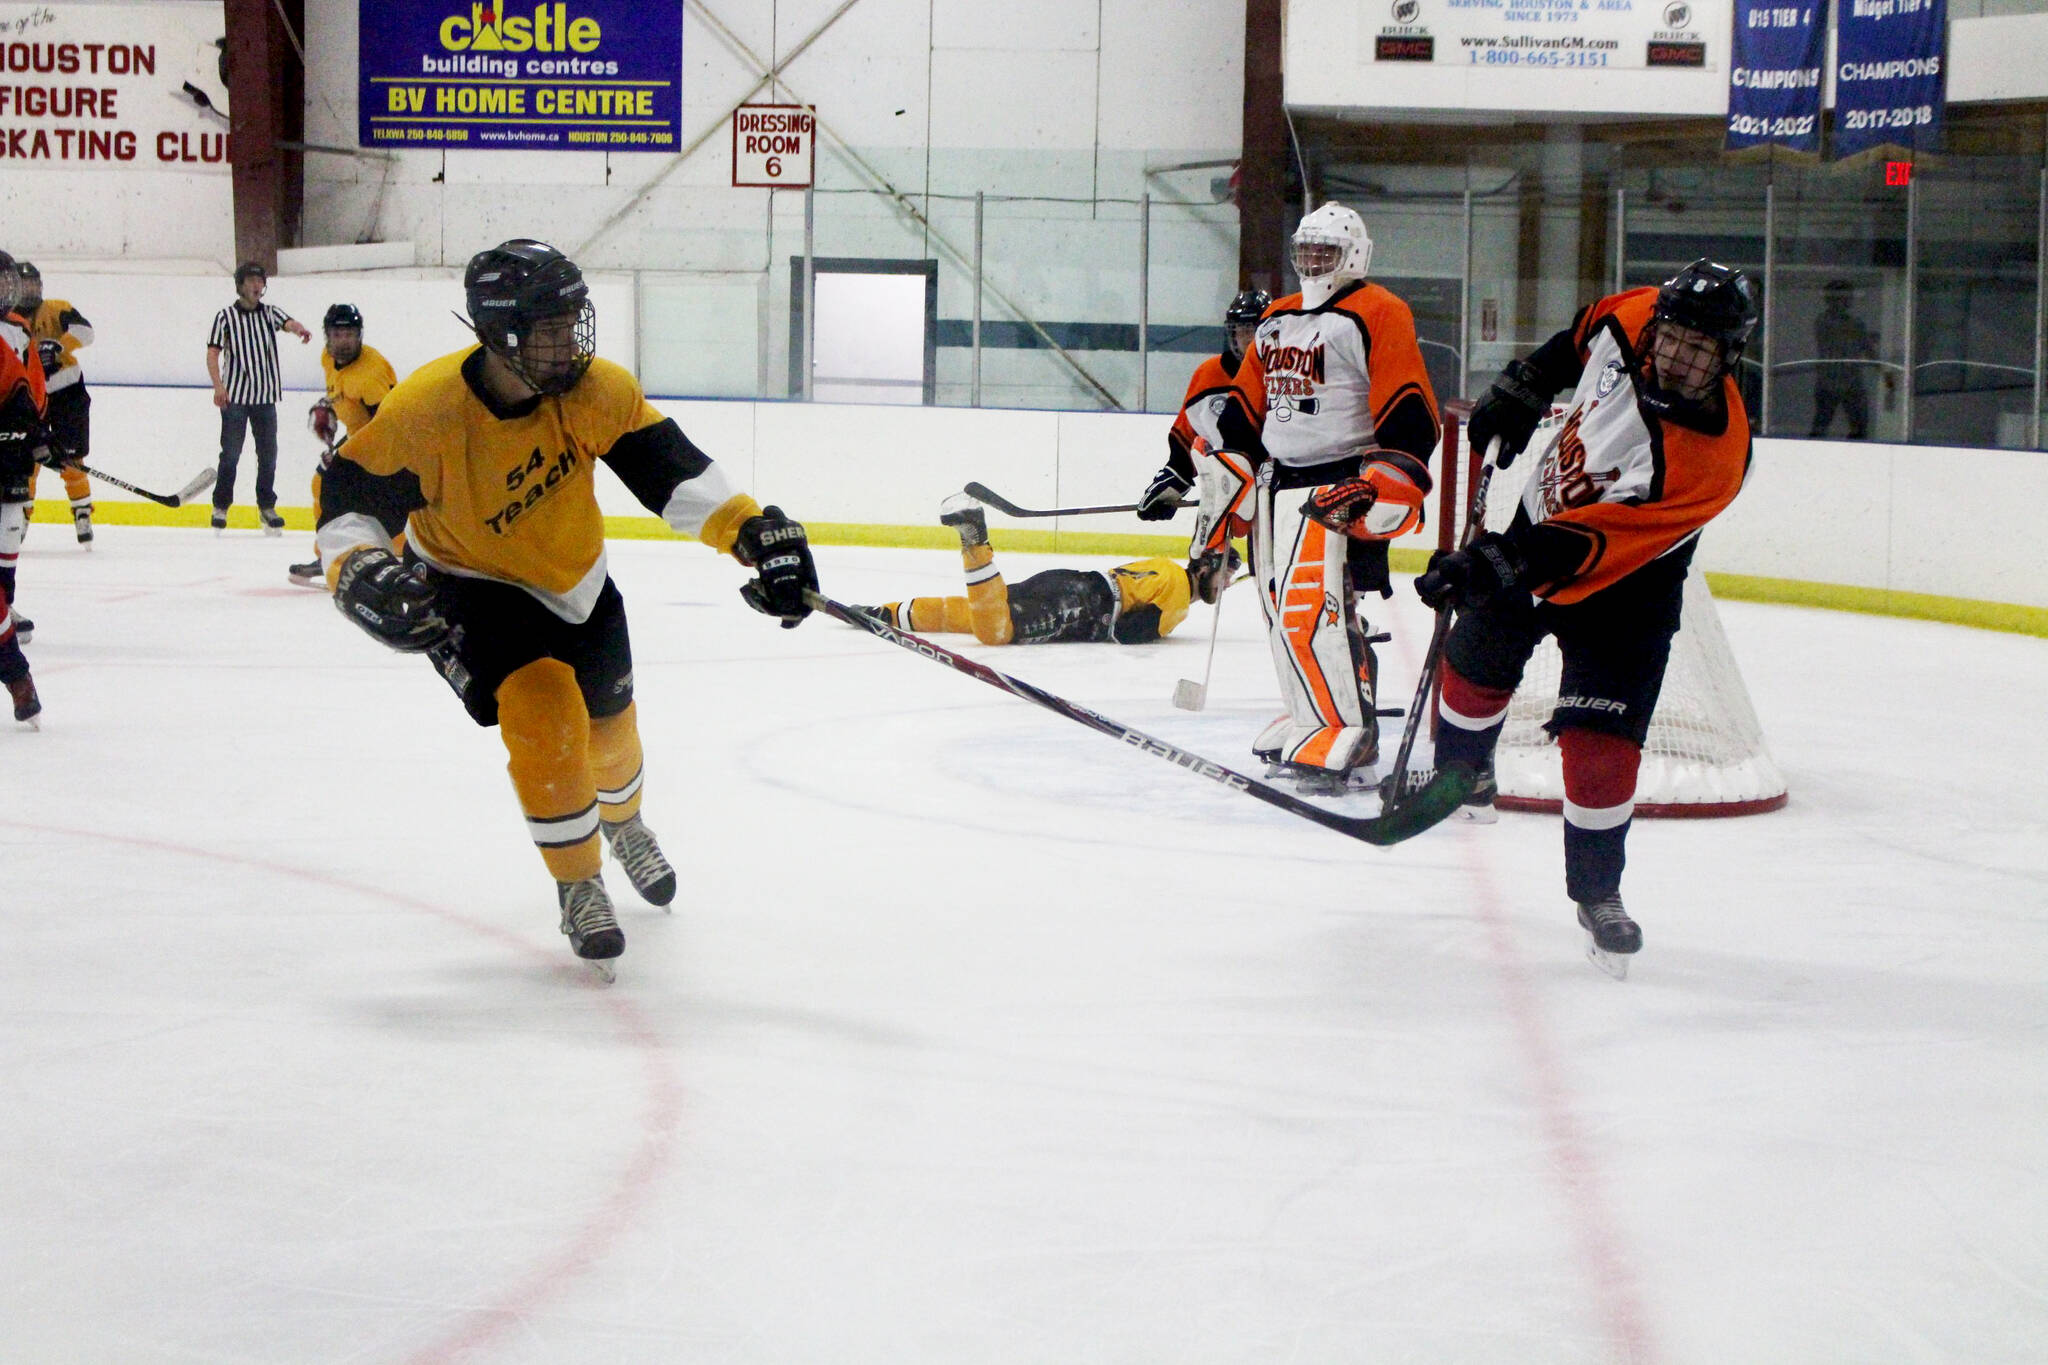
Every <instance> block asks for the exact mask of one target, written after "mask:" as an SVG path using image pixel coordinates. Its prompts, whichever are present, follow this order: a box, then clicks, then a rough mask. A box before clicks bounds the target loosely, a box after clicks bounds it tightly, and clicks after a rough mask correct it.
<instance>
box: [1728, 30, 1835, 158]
mask: <svg viewBox="0 0 2048 1365" xmlns="http://www.w3.org/2000/svg"><path fill="white" fill-rule="evenodd" d="M1827 40H1828V5H1827V0H1793V3H1790V4H1787V3H1784V2H1783V0H1775V2H1774V0H1735V54H1734V56H1733V57H1732V58H1730V60H1729V64H1728V150H1730V151H1736V150H1739V149H1741V148H1744V147H1763V146H1767V145H1770V144H1773V143H1775V144H1776V145H1778V146H1780V147H1788V148H1790V149H1791V150H1793V151H1795V152H1817V151H1819V150H1820V87H1821V68H1822V66H1823V65H1824V64H1825V63H1826V61H1827Z"/></svg>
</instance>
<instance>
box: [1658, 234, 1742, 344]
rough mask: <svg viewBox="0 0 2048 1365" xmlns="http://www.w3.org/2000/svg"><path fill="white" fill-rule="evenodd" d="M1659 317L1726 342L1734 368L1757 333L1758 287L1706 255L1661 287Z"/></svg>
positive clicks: (1738, 271) (1659, 290)
mask: <svg viewBox="0 0 2048 1365" xmlns="http://www.w3.org/2000/svg"><path fill="white" fill-rule="evenodd" d="M1656 317H1657V319H1658V320H1659V321H1666V320H1668V321H1671V322H1675V323H1678V324H1679V325H1680V326H1683V327H1690V328H1692V329H1693V330H1694V331H1696V332H1701V333H1704V334H1705V335H1707V336H1710V337H1712V338H1714V339H1715V340H1716V341H1720V342H1724V343H1726V345H1727V357H1726V359H1727V363H1728V364H1730V365H1733V364H1734V363H1735V357H1736V356H1738V355H1740V354H1741V353H1742V348H1743V347H1744V346H1746V345H1747V344H1749V338H1750V336H1751V334H1752V333H1754V332H1755V331H1756V319H1757V306H1756V286H1755V285H1752V284H1751V283H1750V282H1749V276H1747V275H1745V274H1743V273H1742V272H1741V271H1740V270H1737V269H1735V268H1734V267H1733V266H1726V265H1722V264H1721V263H1720V262H1718V261H1710V260H1708V259H1707V258H1706V257H1704V256H1702V257H1700V258H1699V259H1698V260H1697V261H1694V262H1693V263H1692V264H1691V265H1689V266H1687V267H1686V268H1685V269H1683V270H1681V271H1679V272H1678V273H1677V274H1676V275H1673V276H1672V277H1671V278H1670V279H1668V280H1666V281H1664V283H1663V284H1662V285H1661V286H1660V287H1659V288H1658V290H1657V309H1656Z"/></svg>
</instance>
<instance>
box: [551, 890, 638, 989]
mask: <svg viewBox="0 0 2048 1365" xmlns="http://www.w3.org/2000/svg"><path fill="white" fill-rule="evenodd" d="M555 899H556V900H557V901H558V902H560V903H561V907H562V932H563V933H565V934H567V935H568V936H569V947H570V948H571V949H573V950H574V951H575V953H576V956H578V957H580V958H582V959H583V960H584V961H585V962H588V963H589V964H590V967H591V970H592V971H594V972H596V973H597V974H598V975H599V976H601V977H603V978H604V979H605V981H606V982H608V983H609V982H612V981H615V980H617V979H618V973H617V972H616V971H614V970H613V968H612V959H614V958H616V957H618V956H619V954H621V953H623V952H625V951H626V936H625V935H624V934H623V933H621V932H620V931H619V921H618V919H617V918H616V917H615V916H614V915H613V914H612V898H611V897H610V896H608V895H606V894H605V889H604V882H603V881H602V880H601V879H599V878H597V877H586V878H584V879H583V880H582V881H580V882H556V883H555Z"/></svg>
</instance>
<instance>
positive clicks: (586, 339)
mask: <svg viewBox="0 0 2048 1365" xmlns="http://www.w3.org/2000/svg"><path fill="white" fill-rule="evenodd" d="M463 285H464V292H465V295H466V300H467V303H468V308H469V320H470V323H471V325H472V326H473V327H474V328H475V330H476V335H477V340H478V342H479V344H478V345H476V346H473V347H470V348H468V349H466V350H462V351H458V352H456V353H455V354H453V355H448V356H443V357H442V358H440V359H439V360H435V361H431V362H429V363H428V364H426V365H423V366H421V367H420V369H419V370H417V371H415V372H414V373H413V374H411V375H410V376H408V377H407V378H406V380H405V381H404V382H403V383H401V384H400V385H398V387H397V388H395V389H393V390H392V391H391V393H390V395H389V396H388V397H386V399H385V400H384V402H383V404H382V405H380V407H379V408H378V413H377V418H376V420H375V421H373V422H371V423H369V424H368V425H367V426H365V427H364V428H362V429H361V430H360V431H357V432H355V433H353V434H352V435H351V436H350V437H349V440H348V443H347V444H346V445H345V446H343V447H342V448H341V449H340V450H339V451H338V452H337V453H336V455H335V457H334V462H333V464H332V465H330V466H329V468H328V472H327V478H326V481H325V486H324V488H323V490H322V496H321V513H320V529H319V536H318V544H319V549H320V558H321V560H322V561H323V562H324V563H325V564H326V566H327V574H328V578H329V581H330V583H331V584H332V586H333V588H334V591H335V603H336V605H337V606H338V607H340V609H341V611H342V613H343V615H345V616H347V617H349V619H350V620H352V621H354V622H355V623H356V624H357V625H358V626H360V627H361V628H362V629H364V630H365V631H367V632H369V633H370V634H371V635H373V636H375V637H376V638H377V639H378V640H380V641H381V642H383V643H384V644H386V645H389V646H391V647H392V648H394V649H399V650H403V651H408V652H420V653H425V654H427V656H428V658H429V659H430V660H431V661H432V663H433V665H434V667H435V669H436V670H437V671H438V672H439V673H440V674H441V676H442V678H443V679H444V680H445V681H446V682H447V683H448V685H449V686H450V687H451V688H453V689H454V691H455V693H456V695H457V696H458V697H459V698H460V699H461V701H462V704H463V706H464V708H465V709H466V710H468V712H469V714H470V716H471V718H472V719H474V720H475V721H476V722H477V723H478V724H479V725H486V726H489V725H495V726H497V727H498V730H499V733H500V735H501V736H502V738H503V739H504V742H505V748H506V751H507V753H508V754H509V756H510V762H509V764H508V770H509V772H510V774H511V777H512V786H513V789H514V790H515V791H516V792H517V794H518V797H519V804H520V806H521V808H522V809H523V811H524V812H525V815H526V822H527V828H528V831H529V832H530V834H531V835H532V838H533V841H534V843H535V844H536V845H538V846H539V849H540V854H541V858H542V859H543V861H544V862H545V863H546V864H547V867H548V870H549V871H550V872H551V873H552V874H553V875H554V878H555V881H556V883H557V886H556V899H557V903H558V905H559V907H560V909H561V917H562V921H561V927H562V932H563V933H565V934H567V935H568V936H569V943H570V946H571V947H572V948H573V949H574V951H575V952H576V954H577V956H579V957H581V958H584V959H587V960H589V961H590V962H591V963H593V965H595V966H596V967H597V968H598V970H599V972H600V974H601V975H603V976H604V977H605V978H606V979H607V980H610V979H611V975H612V972H611V966H610V960H611V959H613V958H616V957H618V956H619V954H620V953H621V952H623V951H624V949H625V937H624V935H623V934H622V933H621V932H620V929H619V925H618V920H617V917H616V915H615V914H614V911H613V908H612V904H611V899H610V897H609V896H608V895H607V894H606V891H605V887H604V882H603V880H602V878H601V877H600V875H599V872H600V866H601V863H602V853H601V850H600V847H599V843H598V838H599V835H600V833H602V835H603V837H604V840H605V842H606V843H607V844H609V845H610V847H611V851H612V854H613V856H614V858H615V859H616V860H617V861H618V862H619V864H620V865H621V866H622V867H623V868H624V869H625V871H626V875H627V876H628V878H629V879H630V880H631V881H632V883H633V886H634V889H635V890H637V891H638V892H639V893H640V895H641V896H642V897H643V898H645V899H646V900H648V901H649V902H651V903H653V904H656V905H666V904H668V903H669V902H670V901H671V900H673V899H674V897H675V893H676V874H675V870H674V868H673V867H671V866H670V864H669V862H668V860H667V859H666V858H665V857H664V856H663V855H662V851H661V848H660V846H659V844H657V843H656V841H655V837H654V835H653V834H652V832H650V831H649V830H648V828H647V826H646V825H645V824H644V823H643V822H642V820H641V818H640V793H641V779H642V774H641V750H640V735H639V730H638V725H637V722H636V720H635V713H634V705H633V659H632V649H631V645H630V642H629V640H628V637H627V630H626V609H625V603H624V600H623V599H622V598H621V597H620V595H619V590H618V588H617V587H616V586H614V584H613V583H612V580H611V576H610V574H609V573H608V572H607V571H606V567H605V547H604V518H603V515H602V513H601V512H600V511H599V509H598V504H597V493H596V478H595V466H596V462H597V461H599V460H603V461H604V462H605V463H606V464H607V465H609V466H610V467H611V469H612V472H613V473H615V474H617V475H618V476H619V478H620V480H621V481H622V482H623V483H624V484H625V485H626V487H627V488H628V489H630V490H631V491H632V492H633V494H634V495H635V496H636V497H638V498H639V499H640V501H641V502H642V503H644V504H645V505H646V506H647V507H649V508H651V509H652V510H654V511H656V512H658V513H660V514H661V516H662V519H663V520H664V521H666V522H667V523H668V524H669V526H670V527H672V528H674V529H675V530H677V531H679V532H681V533H683V534H685V535H690V536H694V537H696V538H697V539H699V540H701V541H703V542H704V543H705V544H707V545H709V546H711V547H712V548H713V549H716V550H720V551H724V552H728V553H730V554H731V555H732V556H733V557H734V558H735V559H737V560H738V561H739V562H740V563H741V564H743V565H745V566H747V567H748V568H751V569H753V570H754V571H755V574H756V577H754V578H753V579H751V580H749V581H748V582H747V583H745V584H744V585H743V586H742V587H741V589H740V593H741V596H742V597H743V598H744V599H745V600H746V602H747V604H748V605H749V606H751V607H753V608H754V609H755V610H757V611H762V612H765V613H767V614H769V615H771V616H776V617H779V618H781V620H782V623H783V625H784V626H785V627H788V626H794V625H796V624H797V623H798V622H799V621H801V620H802V619H803V618H804V617H805V616H807V615H809V614H810V607H809V606H808V604H806V602H805V601H804V593H805V591H806V590H807V589H814V588H815V587H816V586H817V581H818V580H817V573H816V571H815V569H814V568H813V566H812V563H811V555H810V548H809V545H808V543H807V541H806V537H805V535H804V529H803V527H802V526H800V525H798V524H797V523H796V522H794V521H792V520H790V519H789V518H788V517H786V516H784V515H783V514H782V513H781V512H780V511H779V510H777V509H776V508H773V507H770V508H767V509H766V510H765V511H764V510H763V509H762V508H761V506H760V505H759V504H758V503H756V502H755V501H754V499H753V498H751V497H749V496H748V495H747V494H745V493H742V492H740V491H739V490H738V489H736V488H735V487H734V486H733V485H732V483H731V482H730V480H729V479H728V478H727V476H726V473H725V471H724V470H723V468H721V467H720V466H719V465H716V464H714V463H713V462H712V461H711V459H710V457H709V456H707V455H705V454H704V452H702V451H701V450H699V449H698V448H697V447H696V446H695V445H693V444H692V443H691V442H690V440H689V439H688V438H687V437H686V436H684V435H683V433H682V431H681V430H680V429H679V428H678V427H677V426H676V424H675V422H674V421H673V420H671V419H669V418H666V417H663V416H662V415H661V414H660V413H659V412H657V411H656V410H655V409H654V408H653V407H652V406H651V405H650V404H649V403H648V402H647V399H646V398H645V397H644V396H643V395H642V393H641V391H640V385H639V384H638V382H637V381H635V380H634V378H633V376H632V375H631V374H629V373H627V371H625V370H624V369H622V368H621V367H619V366H618V365H615V364H613V363H611V362H610V361H607V360H601V359H599V358H597V357H596V356H595V355H594V354H593V347H594V343H595V339H596V319H595V313H594V312H593V310H592V307H591V303H590V290H589V287H588V285H587V284H586V283H585V282H584V279H583V273H582V272H581V271H580V270H579V269H577V267H576V265H575V263H574V262H572V261H570V260H569V259H568V257H566V256H564V255H562V253H561V252H559V251H557V250H555V249H554V248H553V247H551V246H548V245H546V244H545V243H541V242H536V241H531V240H527V239H524V238H519V239H515V240H512V241H508V242H505V243H502V244H501V245H499V246H496V247H493V248H491V249H489V250H487V251H482V252H479V253H478V254H477V255H476V256H475V257H473V258H472V259H471V260H470V262H469V268H468V269H467V271H466V272H465V273H464V277H463ZM394 515H396V516H400V517H404V518H407V519H408V521H407V525H408V535H407V545H406V550H405V554H404V558H403V559H401V558H400V557H399V556H398V555H397V554H395V553H394V552H393V549H392V546H391V541H390V537H389V536H388V535H387V534H386V532H385V527H384V519H386V518H389V517H391V516H394Z"/></svg>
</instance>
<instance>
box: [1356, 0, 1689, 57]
mask: <svg viewBox="0 0 2048 1365" xmlns="http://www.w3.org/2000/svg"><path fill="white" fill-rule="evenodd" d="M1712 13H1713V14H1715V15H1721V16H1725V11H1723V10H1719V9H1715V10H1713V11H1712ZM1365 14H1366V23H1365V24H1364V25H1363V26H1362V36H1363V39H1364V44H1365V49H1366V50H1365V51H1364V52H1363V53H1361V54H1360V55H1361V57H1362V58H1363V59H1364V60H1369V61H1375V62H1431V63H1434V64H1436V65H1439V66H1445V65H1449V66H1465V67H1480V68H1484V69H1493V70H1501V69H1509V68H1525V69H1529V70H1539V71H1540V70H1550V71H1560V72H1569V71H1574V70H1580V71H1597V70H1600V69H1602V68H1647V67H1689V68H1716V67H1718V64H1719V62H1720V60H1722V59H1723V57H1724V56H1725V53H1726V50H1727V49H1726V47H1725V44H1726V42H1727V39H1726V38H1725V37H1724V36H1723V34H1722V33H1721V32H1720V31H1719V27H1720V26H1719V25H1714V24H1709V23H1704V22H1702V15H1701V13H1700V12H1699V10H1698V9H1697V8H1696V7H1695V5H1694V3H1693V0H1365ZM1721 22H1722V24H1725V22H1726V20H1725V17H1723V18H1722V20H1721Z"/></svg>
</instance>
